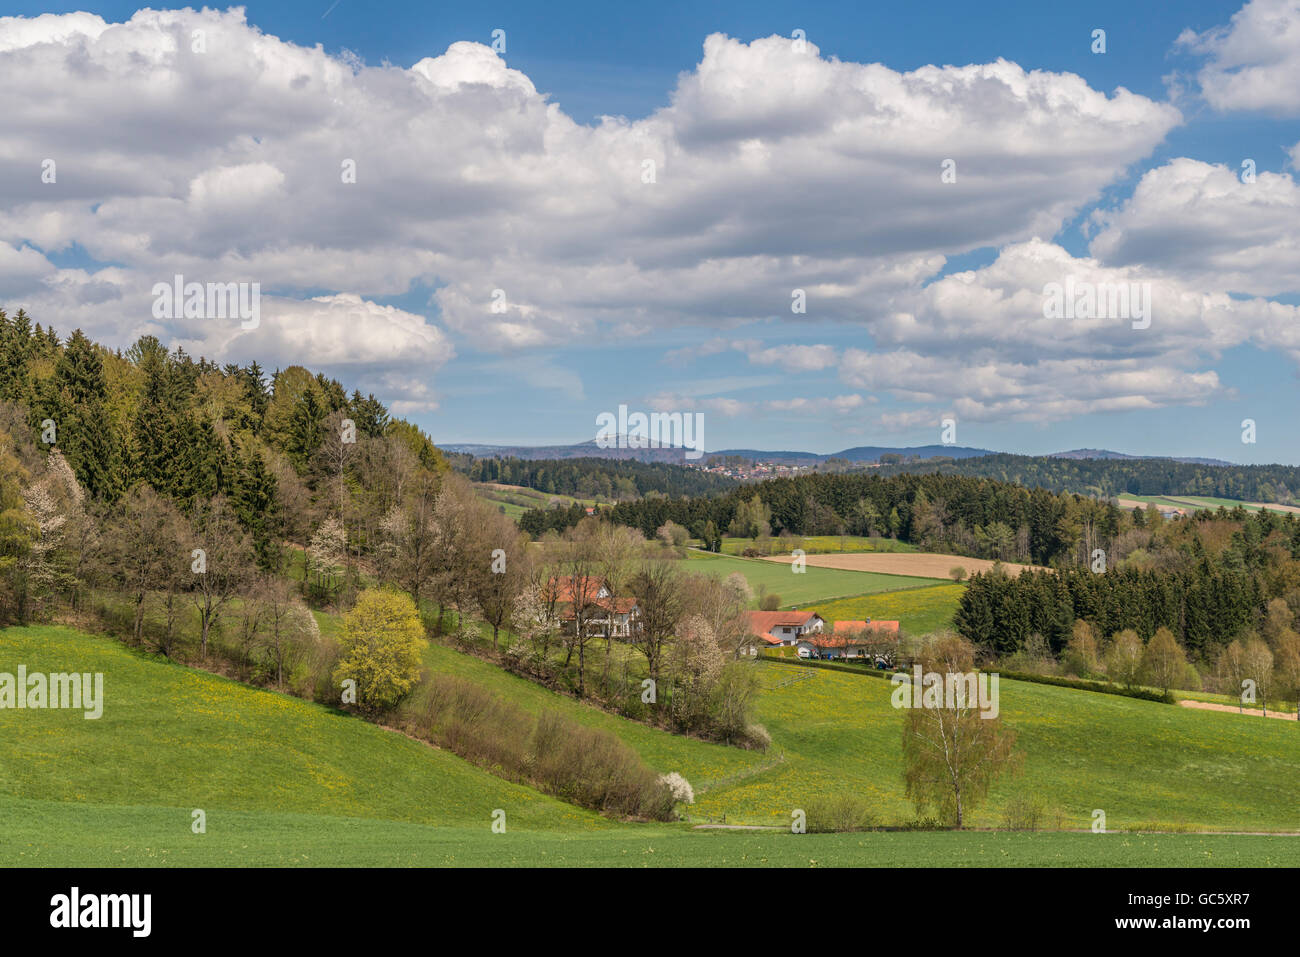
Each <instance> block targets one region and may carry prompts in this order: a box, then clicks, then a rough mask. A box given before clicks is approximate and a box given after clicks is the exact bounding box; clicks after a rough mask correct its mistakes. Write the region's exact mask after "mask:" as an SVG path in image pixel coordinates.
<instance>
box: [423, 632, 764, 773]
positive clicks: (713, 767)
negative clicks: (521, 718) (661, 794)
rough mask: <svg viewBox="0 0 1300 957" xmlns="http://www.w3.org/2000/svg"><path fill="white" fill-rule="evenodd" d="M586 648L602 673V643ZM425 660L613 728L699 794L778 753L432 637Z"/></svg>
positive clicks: (534, 706)
mask: <svg viewBox="0 0 1300 957" xmlns="http://www.w3.org/2000/svg"><path fill="white" fill-rule="evenodd" d="M614 650H615V651H616V652H617V651H626V646H620V645H617V644H616V646H615V649H614ZM587 654H588V660H589V663H588V667H589V668H590V669H591V671H592V673H593V674H599V673H600V668H601V663H602V660H603V654H604V651H603V648H602V647H601V645H600V643H599V642H593V643H592V646H591V648H590V649H589V650H588V652H587ZM424 660H425V663H426V664H427V665H428V667H429V669H430V670H431V671H433V672H435V673H438V674H453V675H457V676H459V677H462V678H466V679H469V680H471V681H473V682H475V683H476V684H479V685H482V686H483V687H486V688H489V689H491V690H492V691H495V692H496V693H498V694H500V695H502V696H503V697H505V698H507V699H509V700H510V701H511V702H513V703H514V704H516V705H518V706H519V707H521V708H524V709H526V710H528V711H533V712H538V711H541V710H543V709H550V710H554V711H558V712H560V713H561V714H563V715H564V716H565V717H567V718H572V719H573V720H574V721H577V722H579V723H581V724H584V725H587V726H589V727H593V728H600V729H602V730H605V731H610V732H613V733H614V734H616V735H618V736H619V737H620V738H622V739H623V740H624V741H625V742H627V743H628V744H629V745H630V746H631V747H632V748H634V749H635V750H636V751H637V753H639V754H640V755H641V757H642V759H643V760H644V761H645V762H646V763H647V764H648V765H650V766H651V767H652V768H654V769H655V770H657V771H659V772H661V773H664V774H666V773H668V772H670V771H677V772H678V773H680V774H682V775H684V776H685V777H686V780H688V781H690V782H691V785H692V786H693V787H694V788H695V792H696V794H697V795H698V794H699V793H701V791H704V790H707V789H708V788H709V787H712V786H714V785H715V784H717V783H718V782H721V781H726V780H731V779H733V778H735V777H736V776H738V775H740V776H743V775H745V774H748V773H752V771H753V770H754V769H756V768H761V767H765V766H767V765H768V764H770V763H771V762H772V761H773V760H775V759H776V756H775V755H772V754H767V755H764V754H762V753H761V752H757V751H744V750H741V749H740V748H732V747H728V746H726V745H722V744H713V743H711V742H708V741H700V740H697V739H695V738H688V737H684V736H682V735H676V734H671V733H669V732H667V731H660V730H657V729H655V728H651V727H649V726H648V725H645V724H641V723H640V722H637V721H631V720H629V719H627V718H621V717H619V716H618V715H613V714H609V713H608V712H605V711H601V710H600V709H599V708H595V707H592V706H591V705H588V704H584V703H583V702H581V701H578V700H577V699H575V698H570V697H567V696H565V695H560V694H555V693H553V692H551V691H548V690H546V689H545V688H543V687H542V686H541V685H538V684H535V683H534V682H532V681H529V680H527V679H525V678H520V677H518V676H516V675H512V674H510V673H508V672H506V671H504V670H502V669H501V668H498V667H497V666H496V665H494V664H492V663H490V662H487V661H483V660H482V659H480V658H475V657H474V656H472V655H467V654H463V653H461V652H459V651H456V650H455V649H453V648H449V647H447V646H445V645H439V644H435V643H430V645H429V647H428V649H427V650H426V651H425V658H424ZM615 667H617V665H615ZM420 702H421V698H420V694H419V693H418V692H417V694H416V695H415V697H414V700H413V701H412V702H411V707H412V708H414V709H417V710H418V709H419V708H420V706H421V705H420Z"/></svg>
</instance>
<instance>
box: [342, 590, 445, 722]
mask: <svg viewBox="0 0 1300 957" xmlns="http://www.w3.org/2000/svg"><path fill="white" fill-rule="evenodd" d="M427 644H428V642H427V641H426V640H425V638H424V626H423V625H421V624H420V615H419V613H418V612H417V611H416V608H415V602H413V601H412V600H411V598H410V596H409V595H405V594H403V593H402V592H399V591H395V590H393V589H386V588H383V589H381V588H368V589H366V590H365V591H363V592H362V593H361V594H360V595H359V596H358V598H357V603H356V606H355V607H354V608H353V609H352V610H351V611H350V612H348V613H347V615H345V616H344V618H343V639H342V657H341V658H340V660H339V663H338V665H337V666H336V667H335V669H334V683H335V685H337V686H339V687H340V688H342V687H344V684H343V683H344V682H345V681H349V680H351V681H354V682H356V702H355V703H356V705H357V707H358V708H360V709H361V710H362V711H370V712H379V711H387V710H388V709H389V708H392V707H393V706H394V705H396V704H397V703H398V702H399V701H401V700H402V698H403V697H405V696H406V694H407V693H409V692H410V690H411V689H412V688H413V687H415V683H416V682H417V681H418V680H419V677H420V651H421V650H422V649H423V648H424V647H425V646H426V645H427ZM345 700H346V699H345Z"/></svg>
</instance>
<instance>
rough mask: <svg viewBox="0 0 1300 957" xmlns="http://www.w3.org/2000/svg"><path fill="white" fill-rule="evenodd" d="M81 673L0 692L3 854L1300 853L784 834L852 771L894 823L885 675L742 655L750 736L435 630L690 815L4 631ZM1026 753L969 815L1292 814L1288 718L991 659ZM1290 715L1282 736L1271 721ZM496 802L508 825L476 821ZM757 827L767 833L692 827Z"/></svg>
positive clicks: (940, 836)
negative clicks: (629, 804) (51, 699)
mask: <svg viewBox="0 0 1300 957" xmlns="http://www.w3.org/2000/svg"><path fill="white" fill-rule="evenodd" d="M17 663H23V664H26V665H27V666H28V668H29V670H32V671H37V670H41V671H47V672H53V671H63V670H71V669H76V670H80V671H92V672H93V671H99V672H102V673H103V674H104V675H105V696H106V705H105V710H104V715H103V717H102V718H100V719H99V720H97V721H88V720H86V719H85V718H84V717H83V716H82V714H81V712H76V711H49V710H47V711H23V712H16V711H8V710H6V711H0V832H3V833H4V834H5V835H6V841H5V842H4V844H3V845H2V846H0V864H5V865H14V864H27V865H55V864H64V865H69V864H104V865H110V866H111V865H169V864H171V865H181V864H225V865H241V866H262V865H301V866H335V865H353V864H356V865H365V864H372V865H388V864H395V865H403V864H406V865H472V866H506V865H512V864H514V865H519V864H534V865H546V864H550V865H557V866H569V865H575V866H576V865H591V864H604V865H625V866H673V865H680V864H708V865H710V866H754V865H773V866H775V865H802V866H835V865H847V864H886V863H892V864H909V863H912V864H924V863H935V862H937V861H943V862H944V863H946V864H950V865H959V866H960V865H990V864H1004V865H1011V864H1021V865H1023V864H1034V863H1040V864H1045V863H1058V864H1077V865H1087V864H1108V865H1110V866H1115V865H1131V866H1137V865H1143V864H1156V863H1163V864H1181V865H1195V864H1210V863H1214V864H1231V863H1239V864H1255V865H1258V864H1291V865H1294V864H1298V863H1300V839H1292V838H1284V837H1273V838H1269V837H1242V836H1207V835H1198V834H1159V835H1138V834H1132V833H1116V834H1111V835H1104V836H1102V835H1092V834H1072V833H1035V834H1025V833H1006V832H988V831H985V832H980V831H970V832H966V833H960V834H956V833H930V832H923V833H897V832H895V833H888V832H872V833H866V834H862V833H859V834H839V835H820V834H818V835H794V834H791V833H789V831H788V824H789V820H790V812H791V810H792V809H794V808H798V807H801V806H802V805H804V804H806V803H808V802H809V801H810V800H815V799H816V798H817V797H818V796H819V795H830V794H834V793H836V792H841V791H844V790H846V789H848V790H852V791H854V792H857V793H860V794H864V795H867V796H868V797H869V799H870V801H871V803H872V806H873V807H874V808H875V809H876V812H877V814H878V817H879V823H882V824H886V825H890V824H898V823H902V822H904V821H906V820H910V819H911V818H912V816H913V811H912V810H911V808H910V806H909V805H908V804H907V802H906V801H905V800H904V797H903V793H902V784H901V779H900V775H899V757H898V744H899V741H898V739H899V731H900V723H899V718H898V713H897V712H896V711H894V710H893V709H892V708H891V707H890V706H889V703H888V693H889V690H890V686H889V684H888V682H886V681H884V680H881V679H879V678H872V677H866V676H859V675H850V674H839V673H835V672H830V671H818V672H816V673H815V674H814V676H813V677H810V678H807V679H802V680H798V681H795V682H793V683H786V682H785V681H784V680H783V679H785V678H787V677H788V676H789V675H791V674H794V673H799V672H801V671H802V670H803V669H796V668H794V667H791V666H784V665H778V664H769V663H756V664H755V667H756V668H760V669H762V673H761V679H762V682H763V684H764V685H765V686H766V690H765V691H764V693H763V695H762V697H761V698H760V701H759V708H758V711H759V718H760V720H762V721H763V722H764V723H765V724H766V725H767V727H768V729H769V730H770V731H771V733H772V737H773V742H774V743H773V746H772V748H771V749H770V750H769V751H768V752H767V753H761V752H754V751H741V750H738V749H735V748H728V747H724V746H722V745H717V744H711V743H708V742H703V741H698V740H695V739H691V738H686V737H681V736H675V735H671V734H668V733H666V732H663V731H659V730H656V729H653V728H649V727H647V726H645V725H641V724H637V723H634V722H631V721H627V720H625V719H622V718H618V717H616V716H613V715H610V714H606V713H605V712H601V711H598V710H596V709H594V708H592V707H590V706H588V705H586V704H583V703H581V702H578V701H576V700H573V699H571V698H567V697H563V696H558V695H555V694H553V693H551V692H549V691H546V690H545V689H543V688H541V687H539V686H537V685H534V684H531V683H530V682H527V681H524V680H523V679H521V678H517V677H515V676H512V675H509V674H507V673H505V672H503V671H501V670H500V669H499V668H497V667H496V666H495V665H493V664H491V663H489V662H486V661H483V660H480V659H478V658H474V657H471V656H468V655H465V654H462V653H460V652H457V651H454V650H452V649H451V648H448V647H444V646H440V645H432V646H431V647H430V648H429V650H428V654H427V656H426V664H427V665H428V666H429V667H430V668H431V669H433V670H436V671H439V672H443V673H450V674H457V675H459V676H461V677H464V678H467V679H469V680H473V681H475V682H477V683H480V684H483V685H485V686H488V687H490V688H491V689H492V690H493V691H495V692H497V693H499V694H501V695H503V696H505V697H507V698H509V699H510V700H511V701H513V702H515V703H517V704H519V705H520V706H522V707H525V708H528V709H530V710H540V709H552V710H559V711H561V712H563V713H564V714H566V716H568V717H571V718H573V719H574V720H577V721H580V722H582V723H585V724H589V725H591V726H593V727H600V728H603V729H605V730H609V731H612V732H613V733H615V734H617V735H618V736H619V737H620V738H622V739H623V740H624V741H625V742H627V743H628V744H629V745H630V746H632V747H633V748H634V749H635V750H637V751H638V753H640V754H641V756H642V757H643V759H644V760H645V761H646V762H647V763H649V764H650V765H651V766H653V767H654V768H656V769H657V770H660V771H663V772H667V771H670V770H675V771H679V772H681V773H682V774H684V775H686V777H687V778H688V779H689V780H691V781H692V783H693V784H694V785H695V790H696V803H695V805H694V806H693V807H690V808H689V809H688V811H687V813H688V817H689V819H690V820H689V824H687V823H683V824H638V823H628V822H619V821H614V820H611V819H609V818H605V817H601V816H599V815H596V814H594V813H591V812H588V811H584V810H581V809H578V808H575V807H573V806H571V805H568V804H565V803H563V802H561V801H558V800H555V799H553V798H550V797H547V796H545V795H542V794H540V793H538V792H537V791H534V790H532V789H531V788H527V787H522V786H519V785H514V784H511V783H509V782H506V781H503V780H501V779H500V778H497V777H495V776H493V775H491V774H489V773H488V772H487V771H484V770H480V769H478V768H476V767H473V766H471V765H469V764H468V763H466V762H464V761H462V760H461V759H460V758H457V757H455V756H454V755H451V754H448V753H446V752H443V751H439V750H437V749H436V748H432V747H430V746H428V745H426V744H423V743H419V742H416V741H413V740H411V739H408V738H406V737H404V736H402V735H400V734H398V733H396V732H393V731H388V730H385V729H383V728H380V727H377V726H375V725H372V724H368V723H366V722H364V721H362V720H361V719H359V718H356V717H354V716H350V715H345V714H341V713H337V712H334V711H331V710H329V709H327V708H323V707H320V706H318V705H314V704H311V703H307V702H303V701H300V700H298V699H295V698H291V697H287V696H284V695H280V694H276V693H272V692H267V691H261V690H257V689H253V688H248V687H245V686H243V685H240V684H238V683H235V682H232V681H228V680H226V679H223V678H220V677H217V676H214V675H210V674H207V673H205V672H200V671H194V670H192V669H189V668H184V667H181V666H178V665H174V664H170V663H168V662H165V661H162V660H158V659H155V658H153V657H152V656H146V655H141V654H138V653H136V652H134V651H131V650H129V649H127V648H124V647H123V646H121V645H119V644H118V643H116V642H114V641H112V640H108V639H101V638H93V637H89V636H86V635H83V634H80V633H78V632H75V631H73V630H71V629H67V628H58V627H28V628H11V629H7V630H4V631H3V632H0V671H12V670H13V669H14V667H15V666H16V664H17ZM1002 706H1003V711H1004V713H1005V714H1006V715H1007V719H1008V721H1009V723H1010V724H1011V725H1012V727H1014V728H1015V729H1016V730H1017V731H1018V732H1019V733H1020V735H1021V742H1022V745H1023V746H1024V748H1025V751H1026V762H1025V767H1026V770H1025V773H1024V775H1023V776H1022V777H1020V778H1017V779H1013V780H1009V781H1005V782H1002V783H1001V784H999V785H998V786H997V787H996V788H995V789H994V792H993V794H992V796H991V799H990V802H989V804H988V806H987V807H986V808H985V809H984V810H982V811H981V812H980V813H979V814H978V815H977V817H976V821H975V823H976V824H977V825H982V826H996V825H997V824H998V822H999V819H1000V813H1001V809H1002V807H1003V806H1004V804H1005V802H1006V801H1007V800H1008V798H1009V797H1010V796H1012V795H1014V794H1017V793H1031V794H1034V795H1036V796H1040V797H1042V798H1043V799H1044V800H1045V801H1046V802H1048V803H1049V804H1050V805H1051V806H1052V807H1053V808H1054V809H1057V810H1059V811H1060V813H1061V814H1062V815H1063V820H1062V822H1061V823H1062V825H1063V826H1065V827H1078V828H1084V827H1086V826H1087V824H1088V822H1089V820H1090V814H1091V811H1092V809H1094V808H1103V809H1106V811H1107V814H1108V817H1109V822H1108V823H1109V826H1110V827H1111V829H1112V830H1118V829H1123V828H1143V829H1165V830H1172V829H1189V830H1200V829H1204V830H1239V829H1248V830H1294V829H1296V828H1297V826H1298V822H1297V820H1296V817H1297V815H1296V812H1295V809H1294V800H1293V783H1294V781H1295V780H1297V779H1298V778H1300V757H1298V755H1300V748H1296V747H1295V746H1294V742H1295V740H1296V739H1295V738H1294V732H1295V729H1294V726H1293V725H1289V724H1287V723H1284V722H1262V721H1258V720H1253V719H1251V718H1250V717H1240V716H1235V715H1226V714H1218V713H1199V712H1193V711H1189V710H1186V709H1179V708H1172V707H1168V706H1163V705H1157V704H1152V703H1148V702H1141V701H1133V700H1130V699H1124V698H1118V697H1113V696H1106V695H1095V694H1088V693H1084V692H1078V691H1070V690H1066V689H1060V688H1051V687H1046V686H1041V685H1027V684H1021V683H1016V682H1004V683H1003V686H1002ZM1286 732H1290V734H1288V733H1286ZM194 809H202V810H203V811H204V812H205V814H206V816H207V817H206V821H207V829H206V833H203V834H195V833H192V831H191V821H192V811H193V810H194ZM495 809H503V810H505V812H506V818H507V821H508V829H507V832H506V833H505V834H494V833H492V831H491V828H490V822H491V815H492V812H493V811H494V810H495ZM724 819H725V821H726V822H727V823H728V824H733V825H734V824H738V823H743V824H756V825H771V826H774V827H775V828H777V830H773V831H729V830H728V831H718V830H695V829H692V828H691V827H690V824H718V823H721V822H722V821H723V820H724Z"/></svg>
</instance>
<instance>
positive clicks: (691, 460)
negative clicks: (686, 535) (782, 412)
mask: <svg viewBox="0 0 1300 957" xmlns="http://www.w3.org/2000/svg"><path fill="white" fill-rule="evenodd" d="M439 448H441V449H444V450H446V451H448V452H459V453H462V454H465V455H473V456H475V457H477V458H493V457H497V458H511V457H513V458H518V459H524V460H525V461H531V460H534V459H572V458H598V459H635V460H637V461H640V462H670V463H673V464H677V465H700V464H702V463H703V462H704V461H705V460H707V459H709V458H710V457H713V456H728V455H730V456H736V457H739V458H744V459H749V460H750V461H754V462H774V463H779V464H782V465H814V464H817V463H820V462H825V461H826V460H827V459H845V460H847V461H849V462H879V461H880V457H881V456H882V455H901V456H902V457H903V458H904V459H910V458H918V459H931V458H937V457H945V458H950V459H969V458H978V457H980V456H983V455H998V454H1001V453H998V452H995V451H993V450H992V449H979V448H972V447H970V446H965V445H915V446H882V445H859V446H855V447H853V448H851V449H844V450H843V451H840V452H831V453H829V454H822V453H820V452H800V451H793V450H781V451H767V450H763V449H718V450H717V451H711V452H706V453H704V455H703V456H702V457H701V456H694V453H692V454H691V457H688V454H687V453H688V452H689V451H690V450H687V449H683V448H678V447H664V448H657V449H655V448H650V449H637V448H628V447H624V448H618V447H614V448H601V447H600V446H599V445H597V444H596V441H595V440H594V439H589V440H588V441H586V442H577V443H574V444H572V445H485V444H477V443H461V444H452V445H439ZM1041 457H1043V458H1057V459H1169V460H1170V461H1172V462H1182V463H1185V464H1189V465H1222V466H1230V465H1235V464H1236V463H1235V462H1228V461H1225V460H1224V459H1213V458H1203V457H1196V456H1170V455H1130V454H1129V453H1127V452H1115V451H1112V450H1110V449H1071V450H1070V451H1067V452H1050V453H1048V454H1047V455H1046V456H1041Z"/></svg>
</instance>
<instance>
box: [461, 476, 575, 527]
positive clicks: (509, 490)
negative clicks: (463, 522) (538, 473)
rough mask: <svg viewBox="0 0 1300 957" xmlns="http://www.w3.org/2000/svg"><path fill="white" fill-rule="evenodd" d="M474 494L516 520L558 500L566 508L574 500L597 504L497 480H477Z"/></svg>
mask: <svg viewBox="0 0 1300 957" xmlns="http://www.w3.org/2000/svg"><path fill="white" fill-rule="evenodd" d="M474 494H475V495H477V496H479V497H480V498H482V499H485V500H487V501H489V502H491V503H492V504H493V505H496V506H498V507H499V508H501V509H503V510H504V511H505V513H506V514H507V515H509V516H510V517H511V518H513V519H515V520H516V521H518V520H519V516H520V515H522V514H524V512H526V511H528V510H529V509H530V508H550V507H551V505H552V504H554V503H556V502H558V503H559V504H560V505H562V506H564V507H565V508H568V507H569V506H570V505H572V504H573V503H574V502H581V503H582V504H583V505H594V504H596V502H595V499H589V498H584V499H578V498H574V497H573V496H572V495H560V494H555V493H547V492H539V491H538V490H537V489H535V488H526V487H524V486H522V485H499V484H497V483H495V482H475V483H474Z"/></svg>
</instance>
